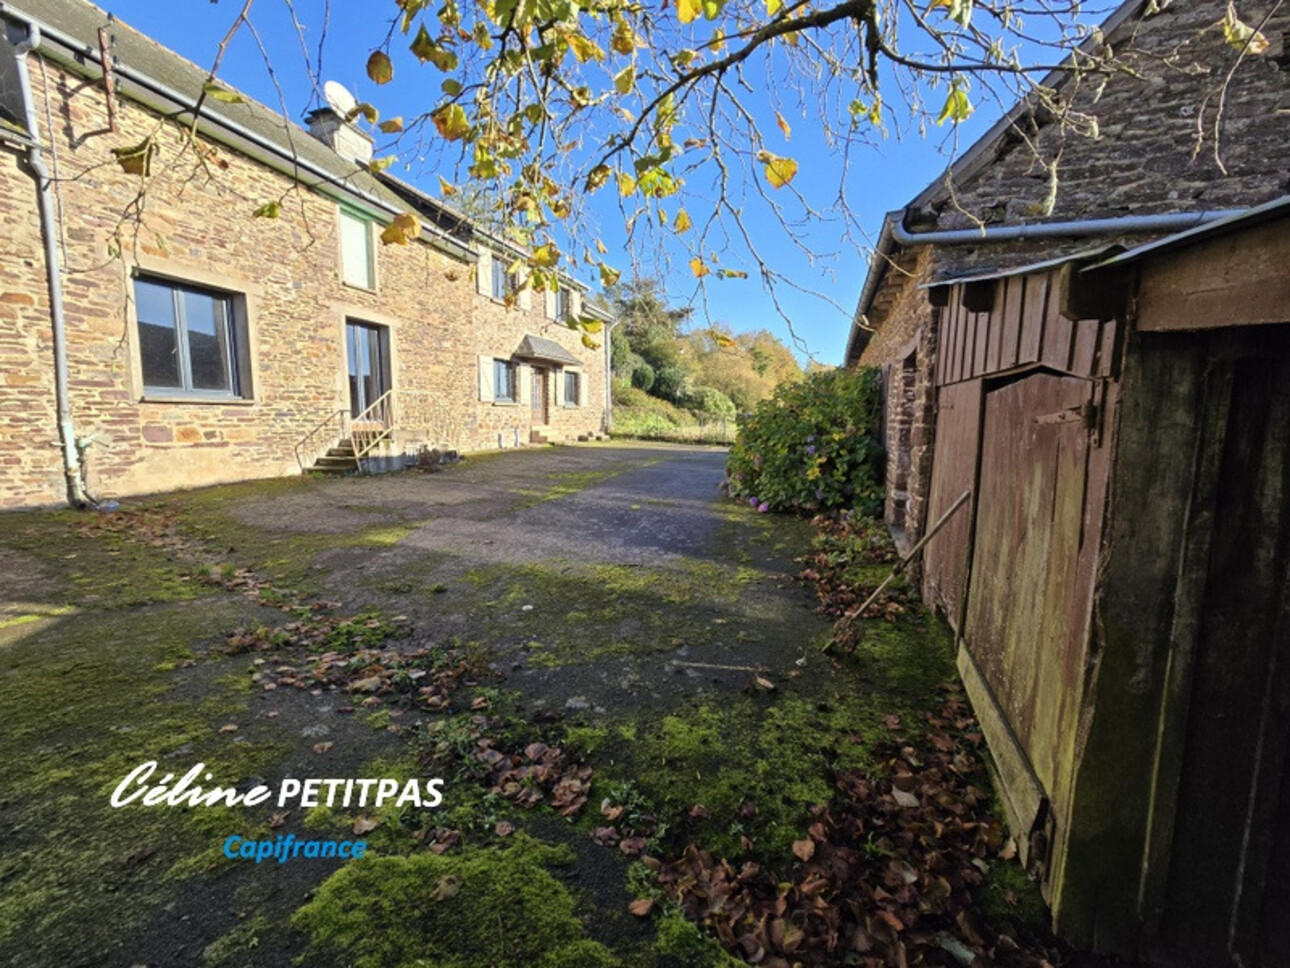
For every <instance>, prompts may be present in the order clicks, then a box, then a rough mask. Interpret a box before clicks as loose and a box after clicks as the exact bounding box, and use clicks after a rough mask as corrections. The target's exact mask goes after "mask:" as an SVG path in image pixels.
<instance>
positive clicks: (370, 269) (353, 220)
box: [337, 206, 376, 292]
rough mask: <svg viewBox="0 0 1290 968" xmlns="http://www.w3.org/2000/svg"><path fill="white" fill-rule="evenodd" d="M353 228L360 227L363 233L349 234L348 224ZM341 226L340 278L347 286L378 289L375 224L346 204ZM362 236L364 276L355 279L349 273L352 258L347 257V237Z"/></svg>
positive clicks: (372, 290) (341, 213) (341, 210)
mask: <svg viewBox="0 0 1290 968" xmlns="http://www.w3.org/2000/svg"><path fill="white" fill-rule="evenodd" d="M347 225H348V226H351V227H352V228H353V229H360V230H361V232H362V235H361V236H359V235H358V234H357V233H353V234H347V232H346V228H345V227H346V226H347ZM338 226H339V228H338V229H337V231H338V232H339V234H340V280H341V282H343V283H344V284H345V285H347V286H352V287H354V288H355V289H366V290H367V291H368V292H375V291H376V241H375V226H374V224H373V222H372V220H371V219H370V218H367V217H366V216H365V215H363V214H362V213H361V212H358V211H356V210H354V209H351V208H346V207H345V206H341V207H340V214H339V221H338ZM359 237H361V238H362V239H363V240H364V243H363V244H364V251H363V253H362V256H363V261H364V263H365V264H366V272H365V273H364V278H362V279H355V278H352V277H351V276H350V274H349V265H350V260H349V259H348V258H347V257H346V239H357V238H359Z"/></svg>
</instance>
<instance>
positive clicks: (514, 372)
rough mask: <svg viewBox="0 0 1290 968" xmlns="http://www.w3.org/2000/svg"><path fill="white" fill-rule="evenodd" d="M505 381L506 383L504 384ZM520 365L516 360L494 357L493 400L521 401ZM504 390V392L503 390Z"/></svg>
mask: <svg viewBox="0 0 1290 968" xmlns="http://www.w3.org/2000/svg"><path fill="white" fill-rule="evenodd" d="M503 383H504V384H505V385H503ZM518 387H519V367H517V366H516V365H515V361H514V360H503V359H500V358H498V357H494V358H493V402H494V403H519V402H520V399H519V390H518ZM503 391H504V392H503Z"/></svg>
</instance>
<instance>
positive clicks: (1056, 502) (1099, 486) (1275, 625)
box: [923, 199, 1290, 965]
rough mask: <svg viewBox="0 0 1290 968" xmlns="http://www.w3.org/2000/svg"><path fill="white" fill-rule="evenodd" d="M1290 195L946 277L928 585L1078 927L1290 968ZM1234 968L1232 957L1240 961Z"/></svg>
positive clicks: (1121, 946)
mask: <svg viewBox="0 0 1290 968" xmlns="http://www.w3.org/2000/svg"><path fill="white" fill-rule="evenodd" d="M1287 266H1290V199H1283V200H1281V201H1279V202H1276V203H1273V204H1271V205H1267V206H1263V207H1261V208H1258V209H1255V210H1252V211H1251V212H1250V213H1248V214H1246V215H1243V216H1237V217H1233V218H1231V219H1228V220H1225V221H1222V222H1217V223H1214V224H1212V225H1210V226H1207V227H1204V228H1202V229H1199V230H1196V231H1192V232H1188V233H1184V234H1181V235H1177V236H1173V237H1170V238H1167V239H1165V240H1163V241H1161V242H1158V243H1155V244H1151V245H1146V246H1143V247H1141V248H1139V249H1135V250H1131V251H1129V252H1126V253H1123V254H1121V255H1119V256H1115V257H1111V258H1102V259H1094V260H1089V259H1087V258H1086V259H1075V260H1067V261H1061V262H1059V263H1057V264H1050V265H1042V266H1036V267H1034V268H1032V269H1024V268H1023V269H1019V270H1015V271H1011V272H1007V273H1001V274H996V275H987V276H976V277H970V278H965V279H961V280H955V281H945V282H943V283H941V284H938V285H936V286H935V287H933V288H932V289H931V291H930V294H929V295H930V300H931V303H932V305H933V306H936V307H938V308H939V313H940V318H941V323H940V334H941V340H940V342H939V346H938V356H937V360H936V368H935V372H936V378H935V393H936V401H937V422H936V436H935V443H934V447H933V454H934V458H933V468H932V475H931V496H930V507H929V509H928V514H929V520H935V519H936V518H938V517H939V516H940V515H941V513H943V512H944V511H945V510H946V509H948V507H949V506H950V505H951V504H952V502H953V501H954V500H955V499H956V498H957V497H958V496H959V495H960V494H961V493H962V492H963V491H965V490H970V491H971V492H972V494H973V500H972V501H971V502H970V503H969V504H968V505H967V508H968V510H967V511H964V512H960V514H959V516H958V518H957V519H956V520H954V521H953V526H952V527H951V528H949V529H947V530H946V531H944V532H942V534H941V535H939V536H938V537H937V539H935V540H934V541H932V542H931V543H930V544H929V545H928V551H927V554H926V560H925V569H924V579H923V581H924V593H925V596H926V597H927V599H928V600H929V601H933V602H936V603H937V604H938V605H939V606H940V607H941V608H943V609H944V610H945V611H946V612H947V614H948V615H949V616H950V618H951V620H952V623H953V624H954V625H955V627H956V628H957V630H958V632H959V642H960V645H959V659H958V662H959V668H960V671H961V673H962V676H963V680H964V682H965V684H966V686H967V690H968V693H969V696H970V698H971V700H972V703H973V706H974V708H975V709H976V711H977V713H978V715H979V717H980V719H981V721H982V724H983V727H984V731H985V733H986V736H987V739H988V741H989V745H990V749H991V751H992V753H993V756H994V759H995V762H996V764H997V767H998V773H999V776H1000V779H1001V780H1002V792H1003V795H1004V801H1005V804H1006V809H1007V811H1008V814H1009V820H1010V823H1011V825H1012V827H1013V829H1014V831H1016V832H1018V833H1020V834H1023V835H1024V836H1023V837H1022V838H1021V839H1022V840H1024V844H1022V853H1023V857H1024V859H1025V861H1026V863H1027V864H1028V865H1029V866H1030V867H1031V869H1032V870H1034V871H1035V872H1036V873H1037V874H1038V875H1039V876H1040V877H1041V878H1042V879H1043V881H1044V883H1045V884H1046V885H1047V889H1048V893H1049V897H1050V900H1051V903H1052V905H1053V909H1054V915H1055V919H1056V923H1057V925H1058V926H1059V928H1061V929H1062V930H1063V931H1064V932H1065V933H1067V934H1068V935H1069V936H1071V937H1074V938H1079V939H1087V940H1091V941H1093V942H1095V943H1096V944H1098V945H1099V946H1101V947H1109V948H1113V949H1116V950H1121V951H1128V950H1132V949H1134V948H1136V947H1137V942H1138V939H1139V938H1146V939H1149V944H1150V945H1152V946H1154V945H1159V946H1162V947H1163V948H1164V949H1167V950H1168V951H1169V952H1170V953H1171V955H1172V956H1173V958H1174V959H1175V960H1178V959H1180V958H1181V957H1182V956H1183V955H1185V956H1186V961H1187V963H1193V964H1197V965H1217V964H1236V963H1240V964H1244V965H1256V964H1264V965H1285V964H1290V919H1288V918H1286V917H1285V912H1286V911H1287V910H1290V908H1287V902H1290V864H1288V863H1287V861H1290V772H1287V771H1286V769H1285V766H1286V752H1287V743H1288V742H1290V715H1287V714H1288V713H1290V708H1288V707H1290V456H1288V451H1290V273H1287V271H1286V267H1287ZM1238 959H1239V961H1238Z"/></svg>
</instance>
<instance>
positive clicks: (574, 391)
mask: <svg viewBox="0 0 1290 968" xmlns="http://www.w3.org/2000/svg"><path fill="white" fill-rule="evenodd" d="M581 379H582V377H581V376H580V375H579V374H577V373H570V372H569V371H567V370H566V371H565V374H564V405H565V406H566V407H576V406H577V405H578V396H579V394H578V390H579V387H578V382H579V381H580V380H581Z"/></svg>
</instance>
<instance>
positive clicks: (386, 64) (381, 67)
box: [367, 50, 394, 84]
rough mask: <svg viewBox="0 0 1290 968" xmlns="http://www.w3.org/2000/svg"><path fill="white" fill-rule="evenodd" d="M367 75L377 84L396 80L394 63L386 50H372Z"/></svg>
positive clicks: (368, 60)
mask: <svg viewBox="0 0 1290 968" xmlns="http://www.w3.org/2000/svg"><path fill="white" fill-rule="evenodd" d="M367 76H368V77H370V78H371V79H372V81H373V82H374V83H376V84H388V83H390V81H392V80H394V65H393V64H392V63H390V58H389V55H387V54H386V53H385V51H383V50H374V51H372V56H371V57H369V58H368V59H367Z"/></svg>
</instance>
